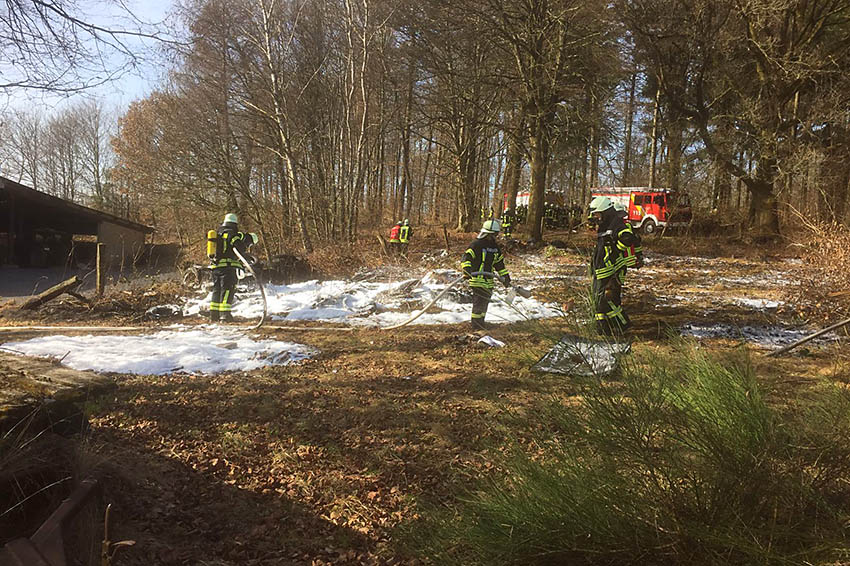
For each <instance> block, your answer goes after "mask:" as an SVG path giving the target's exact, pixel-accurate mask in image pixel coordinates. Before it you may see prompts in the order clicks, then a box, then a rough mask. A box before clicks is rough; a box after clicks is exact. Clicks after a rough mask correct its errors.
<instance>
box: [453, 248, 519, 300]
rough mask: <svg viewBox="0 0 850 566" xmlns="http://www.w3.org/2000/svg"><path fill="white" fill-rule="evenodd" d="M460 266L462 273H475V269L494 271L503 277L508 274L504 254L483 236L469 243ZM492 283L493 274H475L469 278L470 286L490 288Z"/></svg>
mask: <svg viewBox="0 0 850 566" xmlns="http://www.w3.org/2000/svg"><path fill="white" fill-rule="evenodd" d="M460 267H461V269H462V270H463V271H464V273H475V272H477V271H485V272H488V273H494V272H495V273H497V274H498V275H499V276H500V277H505V276H506V275H507V274H508V270H507V269H506V268H505V256H504V255H502V250H501V249H500V248H499V246H498V245H497V244H495V243H493V242H487V241H485V239H484V238H481V239H476V240H475V241H473V242H472V243H471V244H470V245H469V248H468V249H467V250H466V252H465V253H464V254H463V260H462V261H461V263H460ZM493 285H494V277H493V276H488V275H475V276H473V277H472V278H471V279H470V280H469V286H470V287H482V288H484V289H492V288H493Z"/></svg>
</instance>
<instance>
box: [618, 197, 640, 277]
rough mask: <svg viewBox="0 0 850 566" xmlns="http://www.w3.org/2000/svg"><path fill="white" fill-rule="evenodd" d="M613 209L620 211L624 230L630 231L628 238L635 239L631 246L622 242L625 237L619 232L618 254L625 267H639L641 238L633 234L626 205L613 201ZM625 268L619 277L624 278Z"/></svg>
mask: <svg viewBox="0 0 850 566" xmlns="http://www.w3.org/2000/svg"><path fill="white" fill-rule="evenodd" d="M614 209H615V210H616V211H617V212H619V213H620V216H621V217H622V219H623V224H624V228H623V229H624V230H626V231H627V232H629V233H631V236H630V237H629V238H634V239H635V240H636V243H635V244H632V245H631V246H627V245H625V244H624V243H623V240H624V239H625V238H626V237H625V236H622V235H620V234H618V235H617V247H618V248H619V250H620V254H621V255H622V256H623V261H624V262H625V264H626V268H629V267H631V268H633V269H640V268H641V267H643V248H642V247H641V239H640V236H638V235H637V234H635V232H634V230H633V229H632V225H631V223H630V222H629V212H628V210H627V209H626V206H625V205H624V204H622V203H619V202H615V203H614ZM625 273H626V270H625V269H624V270H623V277H622V278H621V279H623V280H625Z"/></svg>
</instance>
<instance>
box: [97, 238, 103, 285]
mask: <svg viewBox="0 0 850 566" xmlns="http://www.w3.org/2000/svg"><path fill="white" fill-rule="evenodd" d="M103 246H104V244H102V243H100V242H98V244H97V265H96V268H97V283H96V293H97V296H98V297H102V296H103V287H104V272H103V270H104V265H103Z"/></svg>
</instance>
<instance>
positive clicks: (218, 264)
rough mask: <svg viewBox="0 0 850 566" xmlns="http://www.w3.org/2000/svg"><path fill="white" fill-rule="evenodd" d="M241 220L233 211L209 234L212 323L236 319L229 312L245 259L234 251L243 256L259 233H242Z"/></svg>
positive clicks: (208, 252)
mask: <svg viewBox="0 0 850 566" xmlns="http://www.w3.org/2000/svg"><path fill="white" fill-rule="evenodd" d="M238 222H239V220H238V218H237V216H236V215H235V214H233V213H232V212H231V213H229V214H227V215H225V217H224V222H223V223H222V225H221V226H219V227H218V230H210V233H209V234H208V236H207V255H208V256H209V258H210V261H211V262H212V280H213V289H212V298H211V299H210V320H212V321H213V322H217V321H219V320H223V321H225V322H230V321H232V320H233V315H232V314H231V312H230V311H231V308H232V306H233V298H234V296H235V294H236V281H237V279H238V276H237V272H236V270H237V269H239V268H240V267H242V262H240V261H239V258H237V257H236V254H235V253H234V251H233V250H234V249H237V250H239V253H241V254H242V255H243V256H244V255H245V254H247V253H248V248H249V247H251V246H252V245H253V244H255V243H257V235H256V234H246V233H244V232H240V231H239V230H238Z"/></svg>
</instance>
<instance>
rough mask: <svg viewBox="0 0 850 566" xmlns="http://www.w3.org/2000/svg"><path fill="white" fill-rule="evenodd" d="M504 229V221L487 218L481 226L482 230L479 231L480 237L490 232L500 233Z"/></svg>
mask: <svg viewBox="0 0 850 566" xmlns="http://www.w3.org/2000/svg"><path fill="white" fill-rule="evenodd" d="M501 229H502V223H501V222H500V221H499V220H496V219H493V220H487V221H486V222H484V225H483V226H481V231H480V232H478V237H479V238H483V237H485V236H487V235H489V234H498V233H499V231H500V230H501Z"/></svg>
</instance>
